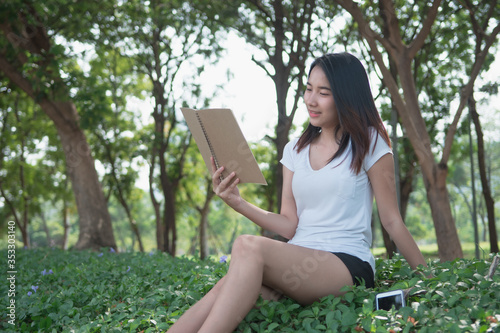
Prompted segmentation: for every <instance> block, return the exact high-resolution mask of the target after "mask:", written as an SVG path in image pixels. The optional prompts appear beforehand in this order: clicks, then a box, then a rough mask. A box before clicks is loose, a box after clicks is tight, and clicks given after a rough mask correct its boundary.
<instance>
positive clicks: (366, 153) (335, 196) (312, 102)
mask: <svg viewBox="0 0 500 333" xmlns="http://www.w3.org/2000/svg"><path fill="white" fill-rule="evenodd" d="M304 102H305V104H306V106H307V110H308V112H309V117H310V123H309V126H308V128H307V129H306V131H305V132H304V133H303V134H302V136H301V137H300V138H299V139H295V140H293V141H291V142H289V143H288V144H287V146H286V147H285V150H284V153H283V159H282V160H281V163H282V164H283V166H284V167H283V195H282V204H281V213H280V214H275V213H271V212H267V211H264V210H262V209H260V208H258V207H256V206H254V205H252V204H250V203H248V202H247V201H245V200H243V199H242V198H241V196H240V194H239V191H238V188H237V185H238V182H239V180H238V178H237V175H235V174H234V173H232V174H230V175H229V176H228V177H226V178H225V179H224V180H222V181H221V180H220V179H219V176H220V175H221V172H222V170H223V169H224V167H221V168H219V169H218V170H215V166H214V165H213V176H212V181H213V187H214V191H215V193H216V194H217V195H218V196H219V197H220V198H221V199H222V200H224V202H225V203H226V204H228V205H229V206H231V207H232V208H233V209H234V210H236V211H237V212H239V213H241V214H243V215H244V216H246V217H247V218H249V219H250V220H251V221H253V222H254V223H256V224H258V225H259V226H261V227H262V228H264V229H267V230H270V231H273V232H275V233H278V234H280V235H281V236H283V237H285V238H287V239H290V241H289V242H288V243H284V242H280V241H275V240H272V239H269V238H265V237H259V236H249V235H244V236H240V237H238V238H237V239H236V241H235V242H234V244H233V248H232V252H231V254H232V256H231V262H230V266H229V270H228V273H227V275H226V276H225V277H223V278H222V279H221V280H220V281H219V282H218V283H217V284H216V285H215V286H214V288H213V289H212V290H211V291H210V292H209V293H208V294H207V295H206V296H205V297H203V299H201V300H200V301H199V302H198V303H196V304H195V305H194V306H193V307H191V308H190V309H189V310H188V311H187V312H186V313H185V314H184V315H183V316H182V317H181V318H180V319H179V320H178V321H177V322H176V323H175V325H173V326H172V328H171V329H170V332H183V333H184V332H217V333H219V332H232V331H233V330H234V329H235V328H236V327H237V326H238V324H239V322H240V321H241V320H242V319H243V318H244V317H245V316H246V314H247V313H248V312H249V311H250V310H251V309H252V307H253V306H254V305H255V302H256V301H257V299H258V297H259V295H261V296H262V297H263V298H264V299H269V300H276V299H278V298H279V297H280V296H281V295H285V296H287V297H290V298H293V299H294V300H296V301H297V302H299V303H301V304H310V303H313V302H314V301H317V300H319V299H320V298H321V297H324V296H327V295H330V294H333V295H341V294H342V292H341V291H340V290H341V288H342V287H344V286H346V285H354V284H360V283H365V285H366V286H367V287H373V285H374V270H375V260H374V258H373V255H372V254H371V252H370V246H371V227H370V223H371V214H372V202H373V196H375V199H376V202H377V207H378V211H379V214H380V219H381V221H382V224H383V225H384V227H385V229H386V230H387V231H388V233H389V235H390V236H391V237H392V239H393V240H394V242H395V243H396V246H397V247H398V249H399V251H400V252H401V253H402V254H403V256H404V257H405V258H406V260H407V261H408V263H409V264H410V266H411V267H412V268H416V267H417V266H418V265H425V260H424V258H423V256H422V254H421V253H420V250H419V249H418V247H417V245H416V243H415V241H414V240H413V238H412V236H411V235H410V233H409V232H408V230H407V229H406V227H405V225H404V223H403V221H402V218H401V215H400V213H399V210H398V206H397V198H396V189H395V183H394V164H393V157H392V151H391V148H390V141H389V137H388V135H387V132H386V130H385V128H384V126H383V124H382V120H381V119H380V116H379V114H378V112H377V109H376V107H375V104H374V101H373V97H372V94H371V90H370V86H369V82H368V77H367V75H366V71H365V69H364V67H363V65H362V64H361V62H360V61H359V60H358V59H357V58H355V57H354V56H352V55H350V54H347V53H341V54H327V55H325V56H322V57H320V58H318V59H316V60H315V61H314V62H313V64H312V65H311V69H310V71H309V76H308V81H307V89H306V91H305V94H304Z"/></svg>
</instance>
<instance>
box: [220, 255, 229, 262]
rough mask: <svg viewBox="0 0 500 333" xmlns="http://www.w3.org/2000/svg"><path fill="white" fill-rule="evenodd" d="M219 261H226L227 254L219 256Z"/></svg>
mask: <svg viewBox="0 0 500 333" xmlns="http://www.w3.org/2000/svg"><path fill="white" fill-rule="evenodd" d="M219 262H220V263H224V262H227V256H222V257H220V260H219Z"/></svg>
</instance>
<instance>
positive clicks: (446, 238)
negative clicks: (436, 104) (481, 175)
mask: <svg viewBox="0 0 500 333" xmlns="http://www.w3.org/2000/svg"><path fill="white" fill-rule="evenodd" d="M337 3H339V4H340V5H341V6H342V7H343V8H344V9H345V10H347V11H348V12H349V13H350V14H351V15H352V17H353V19H354V20H355V21H356V22H357V23H358V29H359V31H360V33H361V35H362V36H363V37H364V38H365V39H366V41H367V43H368V45H369V50H370V53H371V54H372V56H373V58H374V59H375V61H376V63H377V65H378V67H379V69H380V71H381V72H382V80H383V82H384V84H385V85H386V86H387V88H388V90H389V92H390V94H391V99H392V102H393V103H394V105H395V107H396V109H397V110H398V113H399V116H400V118H401V124H402V125H403V126H404V128H405V130H406V134H407V135H408V138H409V139H410V142H411V144H412V146H413V148H414V151H415V154H416V156H417V159H418V161H419V164H420V166H421V169H422V174H423V177H424V182H425V185H426V186H425V187H426V190H427V197H428V199H429V204H430V207H431V211H432V216H433V221H434V226H435V231H436V239H437V243H438V247H439V257H440V259H441V260H442V261H447V260H454V259H455V258H457V257H462V256H463V253H462V247H461V244H460V241H459V239H458V234H457V232H456V227H455V222H454V220H453V216H452V213H451V207H450V203H449V198H448V191H447V189H446V175H447V167H446V164H445V162H446V161H447V159H446V157H445V158H443V161H444V163H442V164H439V165H438V164H437V163H436V161H435V157H434V155H433V153H432V149H431V140H430V137H429V134H428V132H427V128H426V124H425V121H424V119H423V117H422V114H421V111H420V107H419V101H418V96H417V91H416V87H415V81H414V76H413V74H412V67H411V63H412V60H413V58H414V56H415V54H416V53H417V52H418V51H419V50H420V49H421V48H422V46H423V45H424V43H425V39H426V38H427V36H428V34H429V32H430V30H431V27H432V25H433V24H434V21H435V19H436V15H437V13H438V11H439V6H440V3H441V1H440V0H434V1H433V2H432V5H431V7H429V11H428V13H427V16H426V17H425V18H423V22H422V28H421V30H420V31H419V32H418V34H417V35H416V37H415V39H414V40H413V41H412V42H411V43H410V44H405V43H403V41H402V37H401V33H400V31H399V29H400V26H399V22H398V19H397V16H396V12H395V8H394V3H393V2H392V1H389V0H381V1H380V3H379V9H380V11H381V13H382V19H383V20H384V21H387V22H386V23H385V25H386V28H387V33H388V34H387V35H384V36H381V35H379V34H377V33H376V32H375V31H373V30H372V29H371V28H370V26H369V24H368V21H367V20H366V19H365V18H364V14H363V12H362V11H361V9H360V7H359V6H358V5H357V4H356V3H355V2H354V1H352V0H337ZM378 43H381V44H382V46H383V47H384V49H385V51H387V53H388V55H389V57H390V58H392V60H394V63H395V65H396V68H397V73H398V78H399V82H400V86H399V85H398V83H397V81H396V80H395V79H394V77H393V75H392V73H391V71H390V70H389V69H388V67H387V66H386V64H385V61H384V56H383V55H382V53H381V52H380V51H379V49H378V47H379V46H378ZM400 88H401V89H402V91H403V95H401V94H400ZM451 132H452V133H453V130H451ZM448 138H449V137H447V139H448ZM446 143H447V144H451V143H449V142H448V141H447V142H446Z"/></svg>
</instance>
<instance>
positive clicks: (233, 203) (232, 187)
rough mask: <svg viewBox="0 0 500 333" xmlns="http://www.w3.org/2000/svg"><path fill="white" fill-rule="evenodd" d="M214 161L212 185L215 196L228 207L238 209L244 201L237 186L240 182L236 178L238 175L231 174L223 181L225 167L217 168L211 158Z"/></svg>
mask: <svg viewBox="0 0 500 333" xmlns="http://www.w3.org/2000/svg"><path fill="white" fill-rule="evenodd" d="M210 159H211V161H212V185H213V189H214V192H215V194H216V195H217V196H218V197H220V198H221V199H222V200H223V201H224V202H225V203H226V204H227V205H229V206H230V207H232V208H233V209H236V208H237V207H238V206H239V205H240V204H241V202H242V201H243V199H242V198H241V196H240V191H239V190H238V187H237V185H238V184H239V182H240V179H239V178H236V174H235V173H234V172H232V173H230V174H229V175H228V176H227V177H225V178H224V179H221V176H222V171H224V167H223V166H222V167H220V168H219V169H217V168H216V166H215V161H214V158H213V157H211V158H210Z"/></svg>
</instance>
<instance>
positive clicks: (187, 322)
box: [168, 276, 281, 333]
mask: <svg viewBox="0 0 500 333" xmlns="http://www.w3.org/2000/svg"><path fill="white" fill-rule="evenodd" d="M224 279H225V276H224V277H223V278H222V279H220V280H219V282H217V284H216V285H215V286H214V287H213V288H212V289H211V290H210V291H209V292H208V293H207V294H206V295H205V296H203V298H202V299H201V300H199V301H198V302H196V304H194V305H193V306H192V307H190V308H189V309H188V310H187V311H186V312H184V314H183V315H182V316H181V317H180V318H179V319H178V320H177V321H176V322H175V324H174V325H172V327H170V329H169V330H168V332H169V333H175V332H181V333H189V332H198V330H199V329H200V327H201V325H203V323H204V322H205V320H206V318H207V316H208V314H209V313H210V310H211V309H212V306H213V304H214V302H215V299H216V298H217V295H218V293H219V291H220V289H221V287H222V285H223V284H224ZM260 295H261V296H262V298H263V299H265V300H269V301H277V300H278V299H280V297H281V293H279V292H277V291H275V290H274V289H272V288H269V287H266V286H261V290H260Z"/></svg>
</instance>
